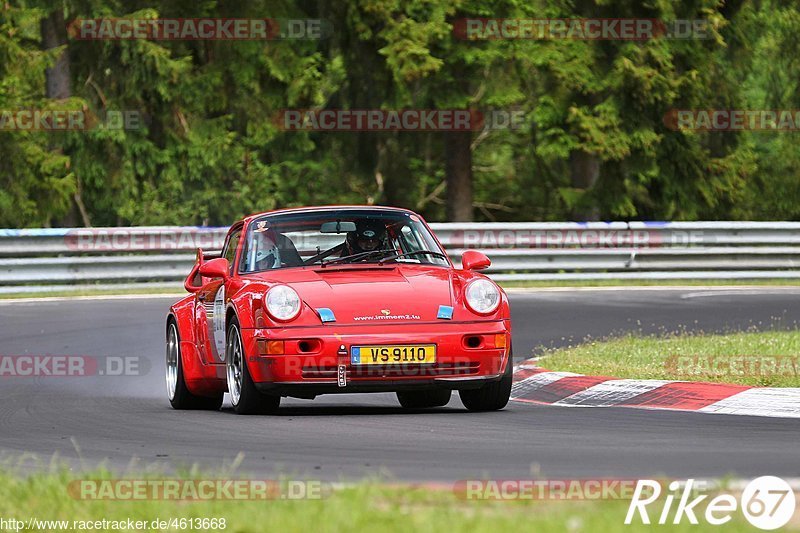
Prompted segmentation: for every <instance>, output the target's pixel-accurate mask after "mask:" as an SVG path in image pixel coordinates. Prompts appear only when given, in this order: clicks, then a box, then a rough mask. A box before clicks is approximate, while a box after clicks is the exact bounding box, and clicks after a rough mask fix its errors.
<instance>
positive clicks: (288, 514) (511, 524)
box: [0, 471, 797, 533]
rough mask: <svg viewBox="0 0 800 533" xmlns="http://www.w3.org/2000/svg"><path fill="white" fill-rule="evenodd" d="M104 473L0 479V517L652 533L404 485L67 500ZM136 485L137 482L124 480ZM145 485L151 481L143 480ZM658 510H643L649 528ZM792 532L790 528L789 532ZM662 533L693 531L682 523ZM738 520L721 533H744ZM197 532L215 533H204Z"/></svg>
mask: <svg viewBox="0 0 800 533" xmlns="http://www.w3.org/2000/svg"><path fill="white" fill-rule="evenodd" d="M112 476H113V475H112V474H111V473H109V472H108V471H96V472H92V473H90V474H85V475H82V476H78V475H76V474H70V473H68V472H66V471H58V472H55V473H35V474H33V475H30V476H28V477H20V476H15V475H13V474H9V473H7V472H2V473H0V517H2V518H4V519H8V518H17V519H21V520H27V519H28V518H31V517H34V518H37V519H41V520H69V521H74V520H79V521H80V520H102V519H107V520H127V519H129V518H130V519H133V520H141V521H147V522H152V521H153V520H154V519H164V520H166V519H171V518H224V519H225V520H226V528H225V529H224V530H223V529H217V530H216V531H226V532H254V533H256V532H261V531H290V532H292V531H298V532H305V531H321V532H328V531H330V532H338V531H347V532H350V531H369V532H375V531H377V532H384V531H386V532H389V531H415V530H418V531H433V532H437V531H445V532H448V533H453V532H460V531H468V532H478V533H480V532H487V533H499V532H504V531H543V532H548V531H554V532H562V531H572V532H583V531H585V532H592V533H595V532H598V533H602V532H606V531H607V532H616V531H623V530H624V531H652V528H653V527H658V526H652V525H651V526H646V525H643V524H641V523H638V521H637V522H635V523H634V524H633V525H631V526H625V525H624V524H623V522H624V519H625V514H626V512H627V508H628V504H629V500H622V499H620V500H605V501H596V500H595V501H552V500H551V501H531V500H527V501H500V502H498V501H475V500H465V499H464V498H463V496H457V495H455V494H454V493H453V492H452V491H451V490H449V489H448V488H447V487H443V488H439V489H438V490H434V489H430V488H425V487H422V486H417V487H415V486H412V485H405V486H404V485H399V484H395V485H386V484H378V483H375V482H363V483H358V484H355V485H352V486H349V487H347V488H341V489H336V490H334V491H333V492H332V493H331V494H330V495H329V496H327V497H326V498H324V499H319V500H295V501H286V500H267V501H263V500H262V501H222V500H213V501H204V502H200V503H187V502H180V501H163V500H148V501H142V500H139V501H113V500H79V499H74V498H73V497H72V496H70V495H69V494H68V492H67V486H68V485H69V483H70V481H71V480H73V479H76V478H82V479H109V478H111V477H112ZM128 477H132V478H133V479H143V478H144V476H128ZM146 477H148V478H152V477H153V476H152V475H150V476H146ZM661 507H662V503H659V505H658V506H656V504H653V507H651V508H650V515H651V518H652V519H655V520H657V517H658V514H659V513H660V510H661ZM794 526H795V527H797V525H796V524H794ZM665 527H667V528H668V529H669V531H697V530H698V526H691V525H690V524H688V521H686V520H684V523H683V524H681V525H679V526H673V525H669V526H661V528H662V529H663V528H665ZM751 530H752V529H748V527H747V526H746V524H745V523H744V520H743V518H742V515H741V513H735V514H734V519H733V522H731V523H728V524H726V525H725V531H751ZM205 531H215V530H213V529H208V530H205Z"/></svg>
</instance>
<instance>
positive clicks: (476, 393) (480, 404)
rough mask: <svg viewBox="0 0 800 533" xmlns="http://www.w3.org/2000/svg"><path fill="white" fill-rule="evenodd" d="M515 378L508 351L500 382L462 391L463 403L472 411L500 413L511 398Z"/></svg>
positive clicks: (460, 393) (512, 361)
mask: <svg viewBox="0 0 800 533" xmlns="http://www.w3.org/2000/svg"><path fill="white" fill-rule="evenodd" d="M513 377H514V360H513V359H512V358H511V350H510V349H509V351H508V363H506V370H505V372H503V376H502V377H501V378H500V381H495V382H494V383H489V384H488V385H484V386H483V387H481V388H480V389H470V390H460V391H458V395H459V396H460V397H461V403H463V404H464V407H466V408H467V409H469V410H470V411H499V410H500V409H502V408H503V407H505V406H506V404H507V403H508V400H509V398H510V397H511V380H512V379H513Z"/></svg>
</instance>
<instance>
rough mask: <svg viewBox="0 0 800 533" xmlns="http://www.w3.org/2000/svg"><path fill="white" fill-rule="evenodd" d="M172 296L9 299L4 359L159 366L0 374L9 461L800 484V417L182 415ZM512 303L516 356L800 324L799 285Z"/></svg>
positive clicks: (525, 298) (377, 403)
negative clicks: (600, 342)
mask: <svg viewBox="0 0 800 533" xmlns="http://www.w3.org/2000/svg"><path fill="white" fill-rule="evenodd" d="M171 300H172V299H170V298H163V297H148V298H144V299H139V298H125V299H104V300H80V301H56V302H26V303H0V354H6V355H9V354H14V355H19V354H73V355H74V354H80V355H93V356H126V357H130V356H141V357H143V358H145V359H146V361H147V364H145V365H144V367H143V369H144V371H145V375H142V376H138V377H131V376H129V377H110V376H97V377H81V378H74V377H64V378H54V377H38V378H22V377H15V378H0V400H1V401H0V457H3V458H4V462H5V463H6V464H9V463H11V464H21V465H22V468H23V469H26V468H39V467H40V466H42V465H46V464H47V463H48V462H49V461H50V459H51V458H52V457H53V456H57V457H59V458H61V459H63V460H65V461H68V462H70V463H71V464H73V465H75V466H78V467H82V468H92V467H95V466H97V465H99V464H101V463H102V462H105V464H107V465H109V466H111V467H112V468H115V469H119V470H123V471H124V470H125V469H127V468H128V467H129V466H130V465H135V467H136V468H148V469H156V470H162V469H163V470H167V471H172V470H175V469H178V468H181V467H184V466H190V465H199V466H200V467H202V468H204V469H207V470H209V471H213V472H217V471H220V469H223V468H225V467H226V465H231V464H233V463H234V462H236V458H237V456H239V454H240V453H241V454H243V455H242V457H241V465H240V466H238V470H237V471H239V472H244V473H247V474H249V475H253V476H274V475H278V474H285V475H290V476H303V477H310V478H318V479H326V480H342V479H356V478H363V477H377V476H387V477H390V478H393V479H399V480H441V481H446V480H460V479H470V478H475V477H479V478H481V477H491V478H520V477H529V476H531V475H535V476H542V477H550V478H592V477H623V478H641V477H646V476H658V475H662V476H670V477H682V478H686V477H714V476H722V475H727V474H732V475H740V476H758V475H767V474H775V475H781V476H783V477H798V476H800V445H798V442H800V420H790V419H775V418H760V417H748V416H728V415H707V414H697V413H682V412H668V411H646V410H635V409H626V408H606V409H576V408H563V407H552V406H536V405H528V404H521V403H515V402H512V403H511V404H510V405H509V407H507V408H506V409H505V410H504V411H502V412H496V413H478V414H476V413H469V412H467V411H466V410H465V409H464V408H463V407H462V406H461V403H460V401H459V400H458V398H457V396H454V397H453V399H452V401H451V403H450V404H449V406H447V407H446V408H442V409H437V410H434V411H424V412H409V411H404V410H402V409H401V408H400V407H399V406H398V405H397V403H396V400H395V397H394V396H393V395H387V394H379V395H343V396H322V397H318V398H317V399H316V400H313V401H305V400H284V402H283V404H282V411H281V413H280V415H278V416H268V417H242V416H236V415H234V414H233V413H232V412H231V411H230V410H228V409H226V408H225V407H223V410H222V411H221V412H217V413H208V412H178V411H173V410H172V409H171V408H170V407H169V404H168V402H167V400H166V397H165V392H164V384H163V382H164V380H163V366H164V363H163V351H164V349H163V319H164V316H165V312H166V309H167V307H168V305H169V303H170V302H171ZM511 301H512V314H513V318H514V339H513V342H514V349H515V359H516V360H521V359H524V358H526V357H528V356H530V355H531V354H532V353H537V352H540V351H541V347H542V346H563V345H568V344H573V343H575V342H579V341H581V340H582V339H584V338H586V337H593V338H597V337H603V336H606V335H611V334H616V333H620V332H623V331H631V330H639V331H643V332H658V331H661V330H667V331H674V330H678V329H683V328H685V329H687V330H692V331H698V330H703V331H732V330H743V329H749V328H758V329H766V328H772V327H776V328H795V327H797V323H796V321H797V320H798V317H800V289H786V288H761V289H741V288H740V289H736V290H727V289H703V288H697V289H695V288H691V289H678V290H663V289H647V290H570V291H537V292H527V293H519V292H514V293H512V295H511ZM76 445H77V446H76ZM26 454H33V455H34V456H35V457H36V459H24V457H26Z"/></svg>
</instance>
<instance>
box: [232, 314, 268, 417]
mask: <svg viewBox="0 0 800 533" xmlns="http://www.w3.org/2000/svg"><path fill="white" fill-rule="evenodd" d="M237 347H238V350H239V354H240V356H241V357H240V359H239V363H240V364H241V366H240V367H239V375H238V377H236V376H237V375H236V374H235V373H234V374H232V373H231V372H232V370H233V369H234V368H235V367H236V366H235V364H236V356H235V350H236V348H237ZM225 367H226V368H225V374H226V375H227V376H228V393H229V395H230V397H231V405H233V410H234V411H235V412H236V414H239V415H269V414H274V413H276V412H277V411H278V407H280V404H281V397H280V396H275V395H271V394H262V393H261V392H259V391H258V389H256V386H255V384H253V379H252V378H251V377H250V371H249V370H248V368H247V354H245V353H244V346H243V345H242V335H241V329H240V328H239V321H238V320H237V319H236V318H235V317H234V318H233V320H232V321H231V323H230V325H229V326H228V335H227V337H226V340H225ZM236 379H238V383H239V392H238V395H237V394H236V391H235V390H234V389H233V388H232V381H231V380H236Z"/></svg>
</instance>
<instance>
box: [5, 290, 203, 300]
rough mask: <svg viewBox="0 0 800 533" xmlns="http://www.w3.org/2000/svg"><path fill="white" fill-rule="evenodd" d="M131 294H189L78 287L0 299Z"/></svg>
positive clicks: (177, 291)
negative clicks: (78, 288) (69, 289)
mask: <svg viewBox="0 0 800 533" xmlns="http://www.w3.org/2000/svg"><path fill="white" fill-rule="evenodd" d="M131 294H134V295H136V294H151V295H154V296H157V295H160V294H163V295H169V296H173V295H180V294H189V293H188V292H186V291H185V290H184V289H183V288H182V287H181V288H174V289H169V288H161V287H158V288H148V287H141V288H135V289H91V288H86V289H80V290H75V291H43V292H18V293H11V294H5V293H4V294H0V300H10V299H18V298H65V297H66V298H69V297H79V296H109V295H111V296H117V295H131Z"/></svg>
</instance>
